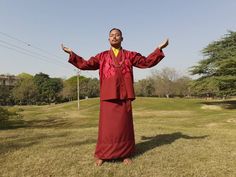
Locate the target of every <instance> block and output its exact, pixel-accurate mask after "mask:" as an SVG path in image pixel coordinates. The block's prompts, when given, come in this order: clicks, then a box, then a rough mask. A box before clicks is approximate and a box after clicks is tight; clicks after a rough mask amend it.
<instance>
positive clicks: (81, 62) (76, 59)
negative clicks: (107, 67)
mask: <svg viewBox="0 0 236 177" xmlns="http://www.w3.org/2000/svg"><path fill="white" fill-rule="evenodd" d="M68 62H69V63H71V64H72V65H74V66H75V67H77V68H79V69H81V70H97V69H99V55H96V56H95V57H91V58H90V59H89V60H85V59H84V58H83V57H81V56H79V55H76V54H75V53H74V52H71V53H70V57H69V60H68Z"/></svg>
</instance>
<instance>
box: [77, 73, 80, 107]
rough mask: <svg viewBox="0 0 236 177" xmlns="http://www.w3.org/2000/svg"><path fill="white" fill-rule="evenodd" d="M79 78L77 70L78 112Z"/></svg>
mask: <svg viewBox="0 0 236 177" xmlns="http://www.w3.org/2000/svg"><path fill="white" fill-rule="evenodd" d="M79 76H80V70H79V69H78V71H77V95H78V110H79V109H80V104H79Z"/></svg>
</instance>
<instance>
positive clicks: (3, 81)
mask: <svg viewBox="0 0 236 177" xmlns="http://www.w3.org/2000/svg"><path fill="white" fill-rule="evenodd" d="M18 80H19V79H18V78H17V77H16V76H14V75H4V74H0V86H1V85H2V86H15V85H16V84H17V82H18Z"/></svg>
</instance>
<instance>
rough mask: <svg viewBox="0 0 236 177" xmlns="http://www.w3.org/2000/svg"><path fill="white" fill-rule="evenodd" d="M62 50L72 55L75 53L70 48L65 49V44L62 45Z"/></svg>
mask: <svg viewBox="0 0 236 177" xmlns="http://www.w3.org/2000/svg"><path fill="white" fill-rule="evenodd" d="M61 48H62V50H64V52H66V53H68V54H71V53H72V52H73V51H72V50H71V49H70V48H67V47H65V46H64V45H63V44H61Z"/></svg>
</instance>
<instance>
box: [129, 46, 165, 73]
mask: <svg viewBox="0 0 236 177" xmlns="http://www.w3.org/2000/svg"><path fill="white" fill-rule="evenodd" d="M164 57H165V55H164V53H163V51H162V50H160V49H159V48H157V49H156V50H155V51H154V52H152V53H151V54H150V55H148V56H147V57H144V56H142V55H141V54H140V53H134V56H133V57H132V58H131V62H132V65H133V66H135V67H138V68H151V67H153V66H155V65H156V64H158V63H159V62H160V61H161V60H162V59H163V58H164Z"/></svg>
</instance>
